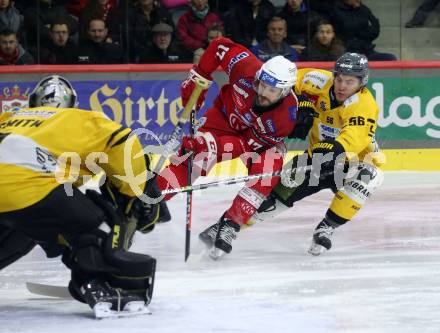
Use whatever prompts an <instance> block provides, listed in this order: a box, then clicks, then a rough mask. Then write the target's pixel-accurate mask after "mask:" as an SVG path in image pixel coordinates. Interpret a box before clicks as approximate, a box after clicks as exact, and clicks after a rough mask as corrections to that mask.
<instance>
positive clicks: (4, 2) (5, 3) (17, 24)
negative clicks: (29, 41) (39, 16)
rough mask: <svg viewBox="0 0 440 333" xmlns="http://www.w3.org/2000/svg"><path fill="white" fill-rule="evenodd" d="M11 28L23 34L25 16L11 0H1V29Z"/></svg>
mask: <svg viewBox="0 0 440 333" xmlns="http://www.w3.org/2000/svg"><path fill="white" fill-rule="evenodd" d="M3 29H10V30H12V31H14V32H15V33H16V34H17V36H19V37H20V36H21V33H22V31H21V30H22V29H23V16H22V15H21V14H20V12H19V11H18V9H17V8H15V6H14V3H13V2H12V1H11V0H0V30H3Z"/></svg>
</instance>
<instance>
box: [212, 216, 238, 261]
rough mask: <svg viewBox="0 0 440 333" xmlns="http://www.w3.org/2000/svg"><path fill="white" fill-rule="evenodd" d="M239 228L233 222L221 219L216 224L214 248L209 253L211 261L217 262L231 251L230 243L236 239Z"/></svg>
mask: <svg viewBox="0 0 440 333" xmlns="http://www.w3.org/2000/svg"><path fill="white" fill-rule="evenodd" d="M239 231H240V226H239V225H238V224H237V223H235V222H234V221H232V220H230V219H228V218H225V217H223V216H222V217H221V218H220V221H219V222H218V232H217V236H216V238H215V242H214V247H213V248H212V249H211V251H210V252H209V256H210V258H211V259H214V260H218V259H220V258H221V257H223V256H224V255H225V254H227V253H231V251H232V245H231V243H232V241H233V240H234V239H235V238H237V232H239Z"/></svg>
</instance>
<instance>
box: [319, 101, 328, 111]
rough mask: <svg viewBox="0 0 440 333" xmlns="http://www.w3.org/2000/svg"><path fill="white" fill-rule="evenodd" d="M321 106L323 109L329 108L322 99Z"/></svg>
mask: <svg viewBox="0 0 440 333" xmlns="http://www.w3.org/2000/svg"><path fill="white" fill-rule="evenodd" d="M319 106H320V108H321V110H322V111H326V110H327V106H326V105H325V102H324V101H321V103H319Z"/></svg>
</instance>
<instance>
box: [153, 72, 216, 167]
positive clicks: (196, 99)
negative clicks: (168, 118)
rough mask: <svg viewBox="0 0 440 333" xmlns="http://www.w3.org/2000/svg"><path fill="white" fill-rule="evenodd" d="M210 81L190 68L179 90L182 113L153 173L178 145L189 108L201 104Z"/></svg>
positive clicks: (188, 115)
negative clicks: (182, 106) (189, 93)
mask: <svg viewBox="0 0 440 333" xmlns="http://www.w3.org/2000/svg"><path fill="white" fill-rule="evenodd" d="M211 83H212V81H211V80H209V79H206V78H204V77H203V76H202V75H200V74H198V73H197V71H196V70H195V69H192V70H191V71H190V74H189V76H188V78H187V79H186V80H185V81H183V82H182V85H181V92H182V100H183V103H184V106H185V107H184V109H183V111H182V114H181V115H180V118H179V121H178V123H177V125H176V128H175V129H174V131H173V133H172V134H171V137H170V140H169V141H168V142H167V143H166V144H165V145H164V151H163V153H162V154H161V156H160V159H159V162H157V164H156V166H155V168H154V171H153V172H154V174H155V175H157V174H158V173H159V172H160V170H161V169H162V167H163V165H164V164H165V161H166V160H167V158H168V157H169V156H170V155H171V154H173V153H174V152H175V151H176V149H177V147H178V146H179V145H180V139H181V137H182V132H183V126H184V124H185V123H186V122H187V121H188V119H189V117H190V114H191V110H192V109H193V107H194V105H196V103H197V106H196V110H198V109H199V108H200V106H201V102H200V101H202V102H203V97H204V94H205V93H206V90H207V89H208V88H209V86H210V85H211ZM189 91H192V92H191V95H190V97H189V98H187V96H188V92H189ZM184 95H186V97H184ZM185 101H186V104H185Z"/></svg>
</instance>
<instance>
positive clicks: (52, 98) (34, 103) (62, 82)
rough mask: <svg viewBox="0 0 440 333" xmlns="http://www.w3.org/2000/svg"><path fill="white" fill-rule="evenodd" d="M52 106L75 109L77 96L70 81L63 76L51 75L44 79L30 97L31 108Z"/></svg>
mask: <svg viewBox="0 0 440 333" xmlns="http://www.w3.org/2000/svg"><path fill="white" fill-rule="evenodd" d="M39 106H52V107H56V108H73V107H76V106H77V95H76V92H75V90H74V89H73V87H72V85H71V84H70V82H69V81H67V80H66V79H65V78H63V77H62V76H58V75H50V76H48V77H45V78H44V79H42V80H41V81H40V82H38V84H37V85H36V86H35V88H34V90H33V91H32V93H31V94H30V95H29V107H31V108H35V107H39Z"/></svg>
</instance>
